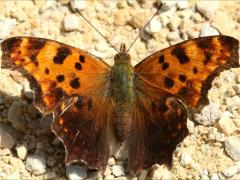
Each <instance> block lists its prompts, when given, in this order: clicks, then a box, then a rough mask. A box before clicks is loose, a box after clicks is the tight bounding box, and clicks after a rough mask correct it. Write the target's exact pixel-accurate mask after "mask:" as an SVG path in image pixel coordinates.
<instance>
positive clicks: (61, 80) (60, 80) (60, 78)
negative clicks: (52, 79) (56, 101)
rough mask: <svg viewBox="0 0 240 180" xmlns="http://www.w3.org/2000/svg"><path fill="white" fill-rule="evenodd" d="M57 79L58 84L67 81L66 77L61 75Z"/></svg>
mask: <svg viewBox="0 0 240 180" xmlns="http://www.w3.org/2000/svg"><path fill="white" fill-rule="evenodd" d="M56 79H57V81H58V82H63V81H64V80H65V76H64V75H62V74H60V75H58V76H57V77H56Z"/></svg>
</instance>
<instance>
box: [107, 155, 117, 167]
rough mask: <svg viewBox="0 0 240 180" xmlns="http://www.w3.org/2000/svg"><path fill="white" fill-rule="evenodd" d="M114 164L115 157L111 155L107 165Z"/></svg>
mask: <svg viewBox="0 0 240 180" xmlns="http://www.w3.org/2000/svg"><path fill="white" fill-rule="evenodd" d="M115 164H116V162H115V159H114V158H113V157H111V158H110V159H109V160H108V165H109V166H113V165H115Z"/></svg>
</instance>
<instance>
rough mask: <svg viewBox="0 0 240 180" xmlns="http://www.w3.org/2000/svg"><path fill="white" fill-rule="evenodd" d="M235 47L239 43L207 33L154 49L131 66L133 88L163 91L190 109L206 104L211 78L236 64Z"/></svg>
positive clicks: (237, 62)
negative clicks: (152, 52)
mask: <svg viewBox="0 0 240 180" xmlns="http://www.w3.org/2000/svg"><path fill="white" fill-rule="evenodd" d="M238 48H239V42H238V41H237V40H236V39H234V38H232V37H228V36H209V37H201V38H197V39H192V40H188V41H185V42H182V43H179V44H177V45H174V46H171V47H169V48H166V49H164V50H161V51H158V52H156V53H154V54H153V55H151V56H149V57H147V58H146V59H145V60H143V61H142V62H140V63H139V64H137V65H136V66H135V67H134V70H135V73H136V76H137V78H136V81H135V85H136V88H137V89H142V91H144V92H148V91H150V92H151V91H154V92H155V91H156V90H159V91H163V92H164V93H169V94H172V95H174V96H176V97H178V98H180V99H182V100H183V101H184V103H186V104H187V105H188V106H189V107H190V108H195V109H196V108H197V107H202V106H203V105H206V104H207V103H208V99H207V91H208V90H209V89H210V88H211V83H212V80H213V79H214V77H216V76H217V75H218V74H219V73H220V72H221V71H223V70H224V69H230V68H232V67H239V60H238ZM143 88H145V89H143ZM150 92H149V93H150ZM155 95H156V94H152V96H155ZM150 96H151V95H150Z"/></svg>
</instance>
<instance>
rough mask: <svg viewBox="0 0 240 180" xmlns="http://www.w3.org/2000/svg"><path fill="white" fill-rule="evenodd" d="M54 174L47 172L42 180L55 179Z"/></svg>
mask: <svg viewBox="0 0 240 180" xmlns="http://www.w3.org/2000/svg"><path fill="white" fill-rule="evenodd" d="M56 176H57V175H56V173H55V172H54V171H51V172H47V173H45V174H44V176H43V177H44V179H56Z"/></svg>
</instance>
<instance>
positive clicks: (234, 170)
mask: <svg viewBox="0 0 240 180" xmlns="http://www.w3.org/2000/svg"><path fill="white" fill-rule="evenodd" d="M238 171H239V169H238V166H237V165H233V166H230V167H228V168H226V169H224V171H223V174H224V175H225V176H226V177H231V176H233V175H235V174H237V173H238Z"/></svg>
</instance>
